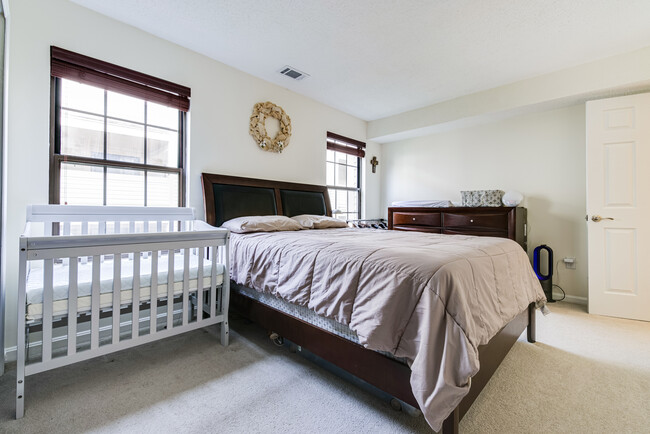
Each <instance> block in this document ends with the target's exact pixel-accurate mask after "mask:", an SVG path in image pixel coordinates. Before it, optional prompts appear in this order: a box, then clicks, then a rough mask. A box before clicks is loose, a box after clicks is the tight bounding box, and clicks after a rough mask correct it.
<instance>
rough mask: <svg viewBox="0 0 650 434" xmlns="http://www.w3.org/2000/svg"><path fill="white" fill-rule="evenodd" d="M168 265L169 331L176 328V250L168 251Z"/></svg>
mask: <svg viewBox="0 0 650 434" xmlns="http://www.w3.org/2000/svg"><path fill="white" fill-rule="evenodd" d="M168 253H169V255H168V258H169V263H168V265H167V330H171V329H172V327H173V326H174V250H169V251H168Z"/></svg>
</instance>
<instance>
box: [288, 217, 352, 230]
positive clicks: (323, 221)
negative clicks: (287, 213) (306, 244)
mask: <svg viewBox="0 0 650 434" xmlns="http://www.w3.org/2000/svg"><path fill="white" fill-rule="evenodd" d="M291 218H292V219H293V220H295V221H297V222H298V223H300V226H302V227H303V228H305V229H329V228H347V227H348V224H347V223H346V222H344V221H343V220H339V219H335V218H334V217H328V216H326V215H314V214H302V215H297V216H294V217H291Z"/></svg>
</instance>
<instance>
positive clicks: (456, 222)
mask: <svg viewBox="0 0 650 434" xmlns="http://www.w3.org/2000/svg"><path fill="white" fill-rule="evenodd" d="M442 218H443V221H444V225H445V228H450V227H455V228H460V227H462V228H476V229H489V230H493V229H496V230H502V231H507V230H508V216H507V214H470V215H464V214H452V213H444V214H443V217H442Z"/></svg>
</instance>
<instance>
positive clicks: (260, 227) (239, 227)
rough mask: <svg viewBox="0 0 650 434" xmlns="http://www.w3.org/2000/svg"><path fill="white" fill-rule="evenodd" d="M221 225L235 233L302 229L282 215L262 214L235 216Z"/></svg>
mask: <svg viewBox="0 0 650 434" xmlns="http://www.w3.org/2000/svg"><path fill="white" fill-rule="evenodd" d="M221 226H222V227H224V228H226V229H229V230H230V232H234V233H236V234H245V233H248V232H277V231H299V230H301V229H302V226H300V225H299V224H298V223H297V222H296V221H295V220H291V219H290V218H289V217H285V216H282V215H263V216H247V217H237V218H235V219H231V220H228V221H227V222H224V223H223V224H222V225H221Z"/></svg>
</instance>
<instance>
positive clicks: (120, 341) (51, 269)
mask: <svg viewBox="0 0 650 434" xmlns="http://www.w3.org/2000/svg"><path fill="white" fill-rule="evenodd" d="M228 238H229V232H228V230H226V229H222V228H214V227H212V226H210V225H208V224H207V223H205V222H202V221H198V220H194V212H193V210H192V209H191V208H150V207H147V208H144V207H90V206H68V205H33V206H30V207H28V208H27V225H26V228H25V233H24V234H23V235H22V236H21V238H20V267H19V273H20V274H19V287H18V341H17V342H18V355H17V384H16V418H17V419H18V418H21V417H23V414H24V400H25V399H24V385H25V384H24V383H25V377H26V376H29V375H32V374H36V373H39V372H43V371H47V370H50V369H54V368H58V367H61V366H65V365H69V364H71V363H76V362H79V361H82V360H86V359H90V358H93V357H97V356H101V355H104V354H108V353H112V352H115V351H120V350H123V349H126V348H129V347H133V346H136V345H140V344H144V343H147V342H151V341H154V340H158V339H163V338H166V337H169V336H173V335H176V334H179V333H184V332H186V331H190V330H194V329H197V328H200V327H206V326H209V325H212V324H217V323H221V343H222V345H228V333H229V332H228V298H229V283H230V278H229V275H228V259H229V258H228ZM172 270H173V271H172ZM152 294H153V296H152Z"/></svg>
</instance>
